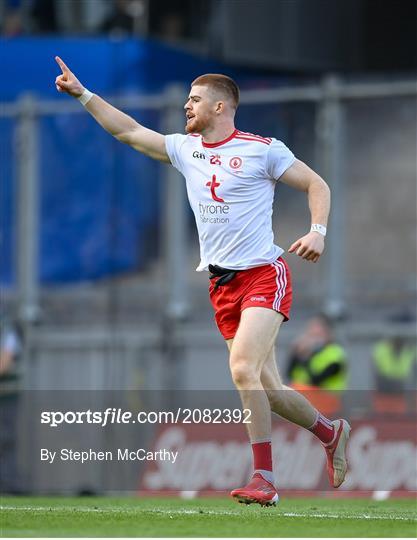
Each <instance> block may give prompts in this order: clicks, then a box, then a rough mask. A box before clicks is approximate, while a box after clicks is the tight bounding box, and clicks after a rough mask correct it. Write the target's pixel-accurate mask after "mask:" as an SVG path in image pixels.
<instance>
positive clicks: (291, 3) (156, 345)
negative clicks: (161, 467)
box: [0, 0, 417, 491]
mask: <svg viewBox="0 0 417 540" xmlns="http://www.w3.org/2000/svg"><path fill="white" fill-rule="evenodd" d="M0 30H1V39H0V72H1V74H2V76H1V79H2V84H1V85H0V150H1V161H0V175H1V176H0V179H1V193H0V195H1V197H0V250H1V267H0V283H1V317H2V337H1V346H2V351H3V352H2V354H3V356H2V358H3V359H2V363H1V365H0V367H1V370H0V377H1V380H2V384H3V385H6V386H5V388H6V390H5V392H6V394H7V396H8V397H9V401H13V399H14V398H12V397H11V396H15V398H16V402H17V401H18V398H17V397H16V396H18V395H20V394H21V393H22V392H23V391H24V390H49V389H50V390H52V389H54V390H56V389H61V390H98V391H101V390H118V391H121V392H125V391H127V390H133V391H138V390H152V391H155V390H160V391H161V392H164V391H165V392H166V391H168V390H175V389H184V390H228V389H231V388H232V381H231V378H230V375H229V372H228V361H227V351H226V347H225V345H224V343H223V340H222V338H221V336H220V335H219V334H218V332H217V329H216V327H215V324H214V321H213V313H212V310H211V306H210V304H209V300H208V295H207V286H208V283H207V281H208V280H207V274H206V273H196V272H195V271H194V268H195V267H196V266H197V264H198V262H199V258H198V255H199V252H198V243H197V235H196V233H195V231H194V218H193V216H192V214H191V212H190V210H189V209H188V206H187V202H186V198H185V190H184V184H183V180H182V178H181V177H179V175H178V174H177V172H176V171H175V170H174V169H173V168H170V167H168V166H165V165H161V164H158V163H156V162H153V161H151V160H150V159H148V158H146V157H143V156H141V155H140V154H138V153H136V152H134V151H133V150H131V149H129V148H126V147H123V146H122V145H121V144H119V143H118V142H117V141H115V140H112V138H111V137H110V136H109V135H108V134H107V133H105V132H104V131H103V130H102V129H101V128H100V127H99V126H97V125H96V124H95V122H94V121H93V120H92V119H91V118H90V117H89V115H88V114H86V112H85V110H84V109H83V108H82V107H81V106H80V105H79V104H78V103H77V102H76V101H74V100H71V99H70V98H69V97H67V96H62V95H58V94H57V92H56V90H55V86H54V79H55V77H56V75H57V74H58V73H59V69H58V67H57V66H56V64H55V62H54V56H55V55H57V54H58V55H59V56H61V57H62V58H63V59H64V61H65V62H66V63H67V64H68V66H69V67H70V68H71V69H72V70H73V71H74V73H75V74H76V75H77V76H78V77H79V78H80V80H81V81H82V83H83V84H84V85H85V86H86V87H88V88H89V89H90V90H91V91H94V92H96V93H99V94H101V95H102V96H103V97H105V98H108V99H109V100H110V101H111V102H112V103H113V104H115V105H116V106H118V107H120V108H122V109H123V110H125V111H126V112H128V113H129V114H131V115H132V116H134V117H135V118H136V119H137V120H138V121H140V122H141V123H143V124H145V125H146V126H148V127H150V128H152V129H156V130H158V131H161V132H163V133H173V132H183V131H184V115H183V110H182V107H183V104H184V101H185V96H186V94H187V92H188V85H189V83H190V81H191V80H193V79H194V78H195V77H196V76H198V75H200V74H202V73H206V72H221V73H226V74H228V75H230V76H232V77H233V78H234V79H235V80H236V81H237V82H238V84H239V85H240V87H241V90H242V100H241V106H240V108H239V111H238V115H237V126H238V128H239V129H241V130H244V131H250V132H253V133H260V134H262V135H264V136H273V137H276V138H278V139H281V140H283V141H284V142H285V143H286V144H287V145H288V146H289V147H290V148H291V149H292V150H293V151H294V153H295V154H296V156H297V157H298V158H300V159H302V160H303V161H306V162H307V163H308V164H309V165H311V166H312V167H313V168H314V169H315V170H317V171H318V172H319V173H320V174H321V175H322V176H323V177H324V178H325V180H326V181H327V182H328V183H329V185H330V187H331V188H332V193H333V206H332V215H331V220H330V223H329V234H328V239H327V249H326V253H325V256H324V257H323V258H322V260H321V261H320V263H319V264H317V265H310V264H307V263H305V262H303V261H301V260H297V259H296V258H295V257H294V256H288V257H287V260H288V262H289V264H290V266H291V268H292V271H293V280H294V290H295V300H294V307H293V311H292V320H291V322H290V323H289V324H288V325H285V326H284V328H283V329H282V331H281V335H280V347H279V354H278V357H279V364H280V366H281V370H282V373H283V375H284V376H285V377H284V378H286V379H287V380H288V381H289V382H292V383H294V384H301V385H307V386H308V387H313V388H314V389H317V388H319V387H322V388H324V389H325V390H329V389H330V390H331V391H332V390H333V391H338V392H344V393H345V396H346V397H345V398H344V399H343V407H345V408H347V409H348V410H349V413H350V414H351V415H353V416H355V415H356V417H357V418H359V419H363V418H371V417H376V416H378V415H386V414H393V413H395V411H397V414H398V415H400V417H401V418H405V417H406V416H407V417H409V416H410V415H411V416H412V415H415V397H410V395H412V394H410V392H412V391H413V390H415V388H416V358H415V339H416V308H415V305H416V288H417V287H416V200H417V199H416V129H417V126H416V82H417V78H416V3H415V2H414V1H408V0H402V1H400V2H395V1H386V2H375V1H373V0H350V1H349V2H334V1H332V0H171V1H169V2H168V1H164V0H0ZM274 205H275V212H274V225H275V233H276V241H277V243H278V244H279V245H281V246H282V247H283V248H284V249H287V248H288V247H289V245H290V244H291V243H292V242H293V241H294V240H295V239H296V238H298V237H299V236H300V235H302V234H304V233H305V231H306V230H308V228H309V225H310V223H309V212H308V207H307V202H306V198H305V196H304V195H303V194H300V193H297V192H294V191H292V190H290V189H288V188H287V187H285V186H280V185H278V187H277V190H276V197H275V203H274ZM319 313H321V314H324V315H325V318H324V319H325V322H326V324H327V323H329V324H330V327H331V330H330V331H322V332H321V331H320V330H317V326H314V324H313V326H312V325H311V322H312V319H313V320H314V317H315V316H316V315H317V314H319ZM311 333H312V334H313V337H314V339H313V338H311ZM317 335H318V336H319V337H317ZM310 342H314V346H312V347H311V350H310V351H309V353H308V354H307V353H306V354H304V357H303V358H301V359H300V358H298V359H295V358H294V357H295V356H297V354H296V353H297V352H299V350H300V348H301V349H302V350H303V351H304V352H305V350H306V347H304V346H301V345H300V343H301V344H303V343H304V344H305V343H310ZM327 342H332V343H337V344H338V345H339V346H340V348H341V349H342V353H341V355H339V357H338V358H337V359H334V358H331V359H330V360H329V361H328V362H329V366H330V367H329V366H326V369H327V367H329V369H328V370H327V371H326V370H325V372H324V373H323V374H319V376H315V378H314V377H311V369H310V367H311V366H310V365H309V362H311V361H312V358H313V355H314V354H315V353H316V352H317V350H318V349H320V350H322V348H323V347H324V345H325V343H327ZM317 344H319V346H318V345H317ZM339 353H340V350H339ZM298 356H300V355H298ZM301 356H302V355H301ZM341 358H342V360H341ZM297 362H298V363H299V367H300V370H301V371H300V370H299V371H298V374H300V372H302V370H303V369H304V374H301V375H300V376H299V377H298V379H297V375H296V373H297V370H295V371H294V368H295V366H296V363H297ZM335 365H336V367H335ZM336 374H339V375H340V374H343V377H342V378H340V377H339V378H338V382H337V383H334V384H335V386H333V387H332V386H331V384H332V383H331V382H330V383H329V384H330V386H329V385H327V386H326V384H327V383H326V377H329V378H330V379H331V377H334V376H335V375H336ZM316 375H317V374H316ZM334 380H335V379H333V382H334ZM7 385H8V386H7ZM349 392H350V393H349ZM407 392H408V394H407ZM339 406H340V403H339V404H338V405H337V406H335V407H336V409H337V407H339ZM13 407H14V408H13ZM4 410H5V409H4ZM11 411H12V412H11V413H10V415H13V414H16V415H17V414H18V412H17V411H18V408H17V406H16V405H11ZM13 411H15V412H13ZM20 414H22V413H20ZM10 415H9V414H8V417H9V418H13V416H10ZM12 423H13V422H12ZM19 425H20V424H19ZM8 429H9V430H10V432H12V431H13V428H11V427H10V426H9V428H8ZM22 429H23V428H22ZM12 438H13V437H12ZM20 452H21V453H23V454H22V455H24V452H25V450H24V448H23V450H22V449H21V450H20ZM10 466H11V467H12V466H14V465H10ZM26 474H27V475H28V476H29V477H31V478H32V480H31V481H29V483H27V485H29V486H30V487H31V489H33V490H34V491H36V489H37V487H39V485H40V484H42V482H41V481H40V480H39V477H37V476H36V474H35V475H33V474H32V475H31V474H30V472H28V471H26ZM38 476H39V475H38ZM36 478H38V480H36ZM37 482H38V483H39V482H40V484H39V485H38V484H37ZM42 485H44V484H42ZM74 486H75V487H74V489H76V486H78V484H77V483H75V484H74ZM100 486H101V488H103V484H100V483H99V487H100ZM99 487H97V489H99ZM7 489H9V490H10V489H11V488H7Z"/></svg>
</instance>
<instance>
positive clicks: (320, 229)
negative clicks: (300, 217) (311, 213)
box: [310, 223, 327, 236]
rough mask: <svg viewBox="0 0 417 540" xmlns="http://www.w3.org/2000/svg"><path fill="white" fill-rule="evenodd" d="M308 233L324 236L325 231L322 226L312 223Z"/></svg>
mask: <svg viewBox="0 0 417 540" xmlns="http://www.w3.org/2000/svg"><path fill="white" fill-rule="evenodd" d="M310 232H318V233H319V234H321V235H322V236H326V232H327V229H326V227H325V226H324V225H320V223H313V224H312V226H311V229H310Z"/></svg>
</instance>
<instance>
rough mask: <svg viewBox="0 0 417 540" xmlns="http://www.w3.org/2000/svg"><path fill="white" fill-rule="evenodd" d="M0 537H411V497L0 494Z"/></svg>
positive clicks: (416, 526) (415, 530) (414, 526)
mask: <svg viewBox="0 0 417 540" xmlns="http://www.w3.org/2000/svg"><path fill="white" fill-rule="evenodd" d="M0 500H1V521H0V523H1V536H2V537H4V536H8V537H37V536H43V537H48V536H52V537H57V536H61V537H71V536H72V537H74V536H81V537H82V536H87V537H91V536H108V537H118V536H130V537H146V536H148V537H149V536H150V537H152V536H155V537H158V536H165V537H166V536H170V537H173V536H180V537H184V536H188V537H251V536H252V537H416V536H417V517H416V515H417V514H416V510H417V508H416V504H417V503H416V500H413V499H392V500H387V501H378V502H377V501H372V500H370V499H331V498H321V499H318V498H315V499H292V498H284V499H283V500H282V501H281V502H280V503H278V505H277V506H276V507H271V508H261V507H260V506H258V505H250V506H245V505H239V504H237V503H235V502H234V501H232V500H231V499H229V498H228V497H226V496H225V497H222V498H220V497H219V498H200V499H192V500H183V499H180V498H167V497H158V498H155V497H154V498H145V497H140V498H133V497H125V498H110V497H81V498H80V497H77V498H75V497H74V498H72V497H71V498H70V497H1V499H0Z"/></svg>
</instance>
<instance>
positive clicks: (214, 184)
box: [206, 174, 224, 202]
mask: <svg viewBox="0 0 417 540" xmlns="http://www.w3.org/2000/svg"><path fill="white" fill-rule="evenodd" d="M206 186H207V187H209V188H210V191H211V196H212V198H213V200H214V201H217V202H224V200H223V199H221V198H220V197H218V196H217V195H216V191H215V189H216V188H217V187H219V186H220V182H216V175H215V174H213V178H212V179H211V180H209V181H208V182H207V184H206Z"/></svg>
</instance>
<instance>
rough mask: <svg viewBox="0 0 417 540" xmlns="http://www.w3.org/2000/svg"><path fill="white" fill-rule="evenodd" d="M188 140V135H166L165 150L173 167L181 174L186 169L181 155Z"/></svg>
mask: <svg viewBox="0 0 417 540" xmlns="http://www.w3.org/2000/svg"><path fill="white" fill-rule="evenodd" d="M186 139H187V136H186V135H181V134H180V133H174V134H173V135H165V148H166V151H167V154H168V157H169V159H170V160H171V163H172V165H173V166H174V167H175V168H176V169H178V170H179V171H180V172H181V173H182V172H183V169H184V161H183V158H182V155H181V150H182V147H183V145H184V143H185V141H186Z"/></svg>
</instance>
